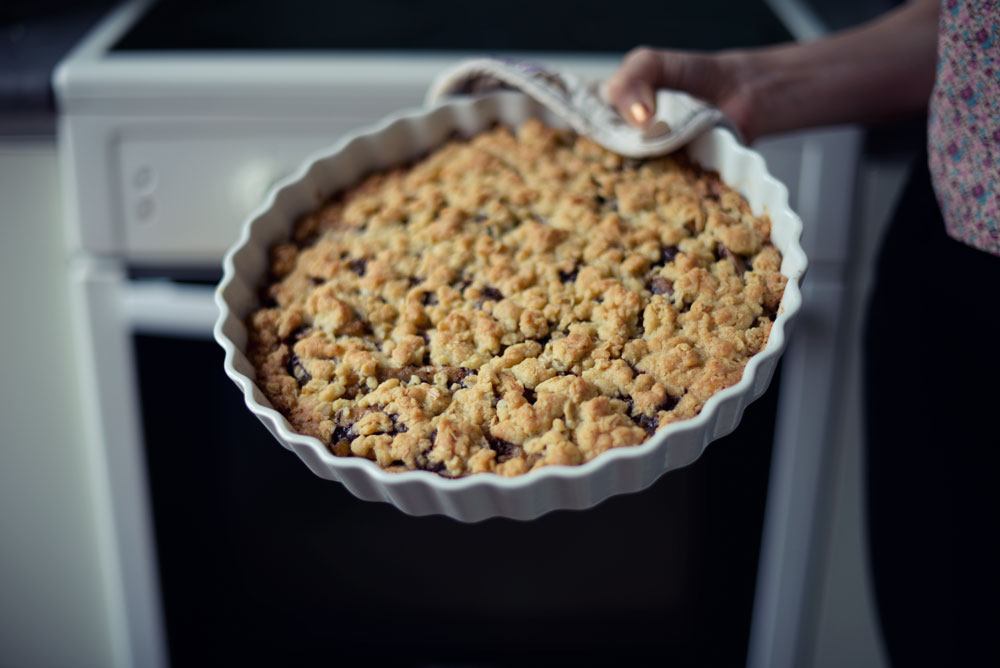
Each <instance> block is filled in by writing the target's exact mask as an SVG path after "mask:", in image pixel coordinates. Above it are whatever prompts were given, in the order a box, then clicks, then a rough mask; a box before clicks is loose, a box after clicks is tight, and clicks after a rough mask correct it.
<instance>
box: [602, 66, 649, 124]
mask: <svg viewBox="0 0 1000 668" xmlns="http://www.w3.org/2000/svg"><path fill="white" fill-rule="evenodd" d="M661 78H662V69H661V64H660V57H659V56H658V55H657V54H656V52H654V51H653V50H652V49H636V50H635V51H633V52H631V53H629V54H628V56H626V58H625V60H624V61H622V64H621V66H620V67H619V68H618V70H617V71H616V72H615V73H614V74H612V75H611V77H610V78H609V79H608V81H607V84H606V86H605V91H606V93H607V96H608V101H609V102H611V104H613V105H614V106H615V108H616V109H617V110H618V113H619V114H621V115H622V117H623V118H624V119H625V120H627V121H628V122H629V123H631V124H633V125H635V126H638V127H645V126H646V125H647V124H648V123H649V122H650V119H652V118H653V116H654V115H655V114H656V93H655V90H656V87H657V86H659V85H660V84H661Z"/></svg>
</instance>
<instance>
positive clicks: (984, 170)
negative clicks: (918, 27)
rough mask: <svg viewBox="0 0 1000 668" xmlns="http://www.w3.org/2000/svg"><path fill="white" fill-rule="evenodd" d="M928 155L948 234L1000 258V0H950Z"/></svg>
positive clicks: (941, 42) (941, 33) (942, 28)
mask: <svg viewBox="0 0 1000 668" xmlns="http://www.w3.org/2000/svg"><path fill="white" fill-rule="evenodd" d="M927 149H928V156H929V163H930V170H931V176H932V179H933V182H934V190H935V193H936V194H937V199H938V203H939V204H940V206H941V214H942V216H943V217H944V221H945V227H946V229H947V230H948V234H949V235H950V236H951V237H952V238H954V239H957V240H958V241H961V242H964V243H966V244H969V245H970V246H973V247H975V248H979V249H980V250H984V251H986V252H988V253H992V254H994V255H1000V1H998V0H944V1H943V2H942V4H941V15H940V27H939V35H938V65H937V80H936V83H935V85H934V92H933V94H932V96H931V102H930V116H929V124H928V145H927Z"/></svg>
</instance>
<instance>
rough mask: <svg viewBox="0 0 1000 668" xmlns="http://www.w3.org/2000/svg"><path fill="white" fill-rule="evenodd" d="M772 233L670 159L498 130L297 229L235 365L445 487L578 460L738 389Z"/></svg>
mask: <svg viewBox="0 0 1000 668" xmlns="http://www.w3.org/2000/svg"><path fill="white" fill-rule="evenodd" d="M769 233H770V223H769V222H768V220H767V218H766V217H757V216H754V215H753V214H752V212H751V211H750V208H749V206H748V205H747V203H746V201H745V200H743V198H741V197H740V196H739V195H738V194H737V193H735V192H733V191H732V190H731V189H729V188H728V187H727V186H725V184H723V183H722V182H721V181H719V179H718V176H717V175H716V174H714V173H713V172H707V171H704V170H702V169H700V168H698V167H697V166H696V165H694V164H692V163H691V161H690V160H689V159H688V158H687V157H686V156H685V155H683V154H674V155H670V156H666V157H662V158H652V159H647V160H643V161H629V160H623V159H622V158H620V157H619V156H615V155H613V154H611V153H609V152H608V151H606V150H604V149H602V148H600V147H599V146H597V145H596V144H594V143H593V142H591V141H590V140H588V139H586V138H584V137H579V136H577V135H574V134H572V133H570V132H567V131H561V130H554V129H552V128H548V127H545V126H544V125H542V124H541V123H539V122H537V121H531V122H528V123H525V124H524V125H523V126H522V127H520V128H519V129H517V131H516V132H512V131H511V130H509V129H506V128H502V127H497V128H494V129H491V130H489V131H487V132H484V133H482V134H480V135H477V136H475V137H472V138H468V139H462V138H456V139H454V140H452V141H450V142H449V143H448V144H447V145H445V146H443V147H441V148H440V149H438V150H437V151H434V152H433V153H430V154H428V155H427V156H424V157H422V158H421V159H419V160H417V161H415V162H413V163H411V164H409V165H407V166H405V167H401V168H398V169H394V170H389V171H386V172H381V173H376V174H372V175H370V176H369V177H367V178H366V179H364V180H363V181H362V182H361V183H360V184H358V185H357V186H356V187H353V188H351V189H349V190H347V191H345V192H343V193H341V194H340V195H339V196H338V197H335V198H334V199H332V200H330V201H328V202H327V203H326V204H324V205H323V206H322V207H320V208H319V209H317V210H316V211H314V212H313V213H311V214H308V215H307V216H305V217H303V218H302V220H300V221H299V223H298V224H297V226H296V230H295V231H294V233H293V234H292V240H291V241H290V242H288V243H284V244H279V245H278V246H276V247H275V250H274V251H273V252H272V253H271V261H272V266H271V268H270V269H271V281H270V284H269V285H268V286H266V287H265V288H264V289H263V290H262V293H261V294H262V296H263V299H264V300H266V302H264V301H263V300H262V303H265V304H266V305H265V306H264V307H262V308H261V309H259V310H258V311H256V312H255V313H253V314H251V316H250V317H249V318H248V320H247V329H248V332H249V345H248V357H249V358H250V360H251V362H252V363H253V365H254V367H255V369H256V371H257V383H258V385H259V387H260V389H261V390H262V391H263V392H264V393H265V394H266V395H267V396H268V398H269V399H270V400H271V402H272V404H273V405H274V406H275V407H276V408H278V409H279V410H280V411H281V412H282V413H283V414H284V415H285V416H286V417H287V418H288V420H289V422H290V423H291V424H292V426H293V427H294V428H295V429H297V430H298V431H300V432H302V433H305V434H309V435H313V436H316V437H317V438H319V439H320V440H321V441H323V442H324V443H327V444H328V447H329V448H330V449H331V451H333V452H334V453H335V454H337V455H341V456H355V457H367V458H369V459H371V460H373V461H375V462H376V463H377V464H378V465H379V466H381V467H383V468H385V469H387V470H389V471H404V470H410V469H416V470H424V471H431V472H434V473H437V474H439V475H442V476H447V477H461V476H465V475H469V474H473V473H478V472H493V473H498V474H500V475H505V476H512V475H519V474H522V473H525V472H527V471H530V470H532V469H535V468H538V467H541V466H548V465H575V464H581V463H583V462H586V461H589V460H591V459H593V458H595V457H597V456H599V455H600V454H601V453H602V452H604V451H606V450H608V449H611V448H617V447H626V446H630V445H635V444H638V443H642V442H643V441H645V440H647V439H648V438H650V437H651V436H652V434H654V433H655V432H656V431H657V430H658V429H659V428H661V427H663V426H665V425H668V424H670V423H673V422H677V421H679V420H684V419H687V418H690V417H693V416H694V415H697V414H698V412H699V411H700V410H701V409H702V407H703V406H704V404H705V402H706V401H707V400H708V399H709V397H711V396H712V395H713V394H714V393H715V392H717V391H719V390H720V389H722V388H725V387H728V386H730V385H733V384H734V383H736V382H737V381H738V380H739V379H740V377H741V375H742V373H743V369H744V367H745V365H746V363H747V361H748V360H749V358H750V357H751V356H752V355H754V354H755V353H756V352H758V351H759V350H761V349H762V348H763V347H764V346H765V344H766V343H767V339H768V335H769V333H770V327H771V323H772V321H773V319H774V316H775V314H776V312H777V309H778V306H779V304H780V300H781V295H782V292H783V290H784V281H785V279H784V277H783V276H781V274H780V271H779V269H780V265H781V255H780V253H778V251H777V250H776V249H775V248H774V246H773V245H771V244H770V242H769ZM557 279H558V280H557Z"/></svg>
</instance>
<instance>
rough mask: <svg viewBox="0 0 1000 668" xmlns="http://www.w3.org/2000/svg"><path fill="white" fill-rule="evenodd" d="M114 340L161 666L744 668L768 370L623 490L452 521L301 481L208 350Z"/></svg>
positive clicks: (199, 343)
mask: <svg viewBox="0 0 1000 668" xmlns="http://www.w3.org/2000/svg"><path fill="white" fill-rule="evenodd" d="M133 340H134V345H135V351H136V360H137V368H138V374H139V387H140V393H141V406H142V412H143V415H142V420H143V425H144V436H145V448H146V456H147V465H148V472H149V481H150V495H151V501H152V510H153V518H154V526H155V543H156V550H157V556H158V563H159V577H160V584H161V587H162V597H163V606H164V613H165V614H164V618H165V621H166V635H167V642H168V651H169V655H170V661H171V664H172V665H174V666H190V665H206V664H214V663H220V664H221V663H224V664H226V665H241V664H242V665H289V664H290V663H291V664H296V663H308V664H311V665H318V664H326V663H329V662H330V661H332V660H337V661H338V662H343V661H347V663H346V664H344V665H349V664H350V662H351V660H358V661H360V660H365V661H372V660H383V661H384V662H388V663H405V664H409V665H413V664H428V665H429V664H436V665H440V664H441V663H448V662H462V664H463V665H470V664H474V665H508V664H509V665H514V664H516V665H524V664H528V665H531V663H532V662H537V663H538V664H539V665H541V664H545V665H548V664H550V663H551V661H552V660H559V661H564V660H565V661H567V662H570V663H572V662H578V661H585V660H586V661H590V660H606V661H609V662H610V661H614V662H616V663H617V662H620V661H625V662H629V661H632V662H634V661H637V660H644V659H656V660H658V661H660V660H662V661H663V662H669V664H670V665H672V666H684V665H699V666H701V665H743V664H744V663H745V660H746V653H747V643H748V638H749V633H750V618H751V610H752V607H753V595H754V585H755V581H756V576H757V562H758V553H759V550H760V543H761V530H762V526H763V516H764V505H765V496H766V490H767V483H768V471H769V466H770V455H771V443H772V440H773V433H774V415H775V407H776V396H777V385H778V377H779V375H780V374H775V380H774V381H773V382H772V385H771V388H770V389H769V390H768V392H767V394H766V395H765V396H764V397H763V398H762V399H760V400H758V401H757V402H755V403H754V404H752V405H751V406H750V407H749V408H748V410H747V412H746V413H745V415H744V419H743V421H742V422H741V425H740V427H739V428H738V429H737V430H736V431H735V432H734V433H733V434H731V435H729V436H728V437H726V438H723V439H721V440H719V441H716V442H715V443H713V444H712V445H710V446H709V447H708V449H707V450H706V452H705V454H704V455H703V456H702V457H701V458H700V459H699V460H698V461H697V462H696V463H695V464H693V465H691V466H689V467H687V468H684V469H681V470H677V471H673V472H670V473H668V474H666V475H664V476H663V477H662V478H660V480H659V481H657V482H656V483H655V484H654V485H652V486H651V487H649V488H648V489H646V490H644V491H642V492H639V493H636V494H631V495H626V496H620V497H615V498H612V499H609V500H607V501H605V502H604V503H602V504H600V505H599V506H597V507H595V508H592V509H589V510H585V511H558V512H553V513H550V514H548V515H545V516H543V517H541V518H539V519H537V520H535V521H532V522H519V521H512V520H504V519H493V520H488V521H485V522H481V523H478V524H462V523H459V522H456V521H454V520H451V519H448V518H444V517H410V516H408V515H405V514H404V513H402V512H400V511H399V510H397V509H396V508H394V507H392V506H390V505H388V504H384V503H371V502H365V501H361V500H359V499H357V498H355V497H354V496H352V495H351V494H350V493H349V492H347V491H346V490H345V489H344V488H343V487H342V486H341V485H340V484H338V483H334V482H330V481H326V480H322V479H320V478H318V477H316V476H314V475H313V474H312V473H311V472H310V471H309V470H308V469H307V468H306V466H305V465H304V464H303V463H302V462H301V461H300V460H299V459H298V458H297V457H296V456H295V455H294V454H293V453H291V452H290V451H288V450H285V449H284V448H283V447H281V445H279V444H278V442H277V441H275V440H274V439H273V438H272V437H271V435H270V434H269V433H268V432H267V431H266V430H265V428H264V427H263V425H261V424H260V423H259V422H258V421H257V419H256V418H255V417H254V416H253V415H252V414H250V412H249V411H248V410H247V409H246V408H245V406H244V405H243V402H242V397H241V395H240V393H239V392H238V391H237V389H236V387H235V386H234V385H233V384H232V382H231V381H230V380H229V379H228V378H227V377H226V376H225V374H224V373H223V370H222V351H221V349H220V348H219V347H218V346H217V345H216V344H215V343H213V342H209V341H205V340H192V339H178V338H168V337H164V336H151V335H136V336H134V337H133ZM179 415H180V416H184V417H183V418H181V419H179V418H178V416H179Z"/></svg>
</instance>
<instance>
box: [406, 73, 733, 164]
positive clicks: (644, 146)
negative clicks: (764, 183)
mask: <svg viewBox="0 0 1000 668" xmlns="http://www.w3.org/2000/svg"><path fill="white" fill-rule="evenodd" d="M499 88H514V89H517V90H520V91H522V92H524V93H525V94H527V95H529V96H530V97H532V98H534V99H535V100H537V101H538V102H540V103H541V104H543V105H545V106H546V107H547V108H548V109H550V110H551V111H552V112H553V113H555V114H556V115H557V116H559V117H560V118H562V119H564V120H565V121H566V122H567V123H568V124H569V125H570V127H572V128H573V129H574V130H576V131H577V132H579V133H580V134H583V135H586V136H588V137H590V138H591V139H593V140H594V141H595V142H597V143H598V144H600V145H602V146H604V147H605V148H607V149H608V150H611V151H614V152H615V153H618V154H620V155H624V156H627V157H631V158H648V157H650V156H654V155H663V154H666V153H670V152H671V151H674V150H676V149H678V148H680V147H681V146H683V145H685V144H687V143H688V142H690V141H691V140H693V139H694V138H695V137H697V136H698V135H700V134H701V133H702V132H705V131H706V130H708V129H709V128H711V127H713V126H716V125H722V126H724V127H727V128H729V130H731V131H732V132H733V134H735V135H736V136H737V137H738V138H739V131H738V130H737V129H736V126H735V125H734V124H733V123H732V121H730V120H729V118H728V117H727V116H726V115H725V114H723V113H722V112H721V111H720V110H719V109H716V108H715V107H713V106H711V105H709V104H708V103H706V102H704V101H702V100H699V99H697V98H694V97H692V96H690V95H688V94H687V93H684V92H682V91H676V90H660V91H657V94H656V115H655V117H654V118H653V120H652V122H651V123H650V124H649V126H648V127H647V128H645V129H639V128H636V127H635V126H633V125H631V124H629V123H628V122H627V121H625V119H623V118H622V117H621V115H620V114H619V113H618V110H617V109H615V108H614V106H612V105H611V103H610V102H608V100H607V96H606V95H605V92H604V89H603V84H602V82H601V81H585V80H582V79H580V78H578V77H575V76H573V75H571V74H568V73H563V72H553V71H551V70H549V69H546V68H544V67H542V66H540V65H538V64H536V63H532V62H528V61H519V60H507V59H500V58H474V59H471V60H465V61H462V62H460V63H458V64H457V65H455V66H453V67H451V68H449V69H448V70H446V71H444V72H443V73H441V74H440V75H439V76H438V77H437V78H436V79H435V81H434V82H433V83H432V84H431V87H430V89H429V90H428V92H427V97H426V103H427V104H428V105H433V104H436V103H437V102H439V101H441V100H442V99H444V98H446V97H449V96H453V95H471V94H476V93H484V92H488V91H491V90H496V89H499Z"/></svg>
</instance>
